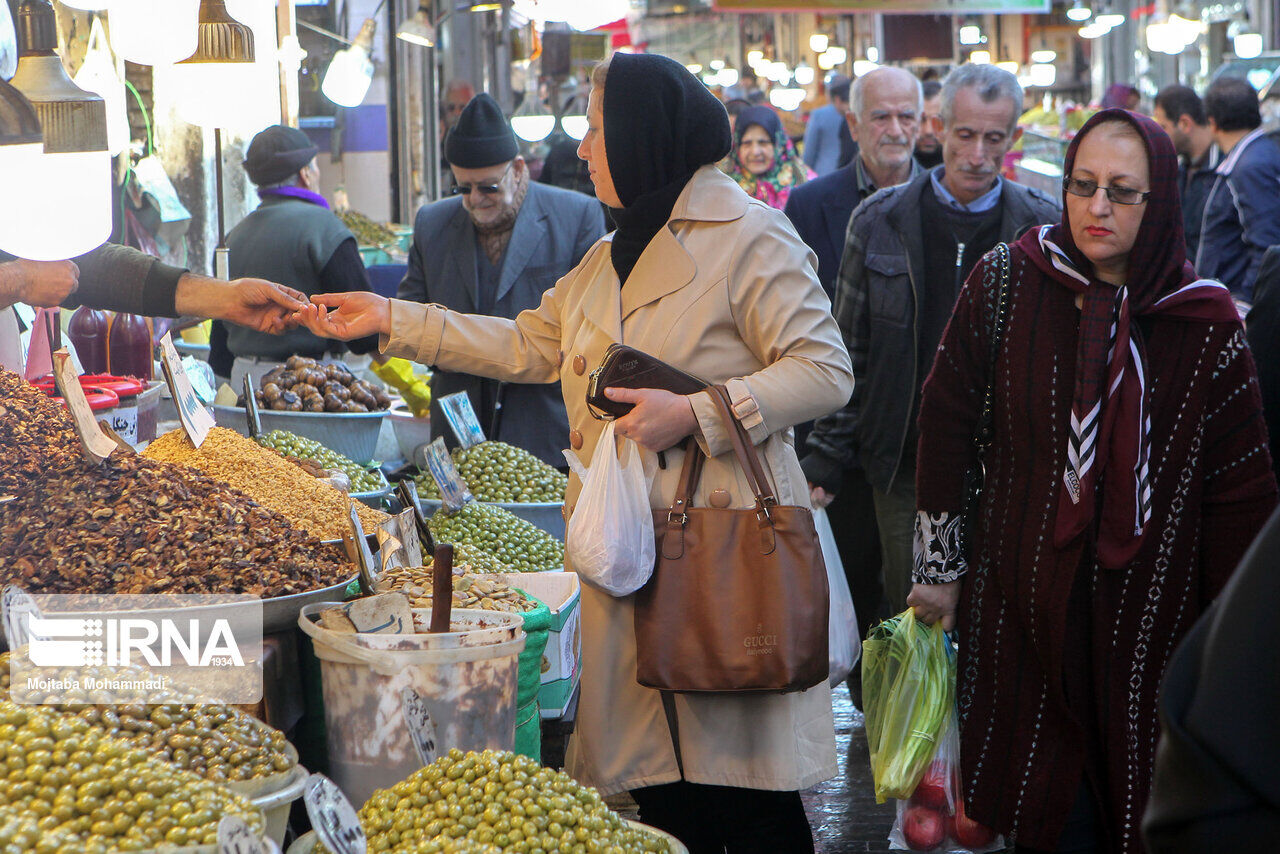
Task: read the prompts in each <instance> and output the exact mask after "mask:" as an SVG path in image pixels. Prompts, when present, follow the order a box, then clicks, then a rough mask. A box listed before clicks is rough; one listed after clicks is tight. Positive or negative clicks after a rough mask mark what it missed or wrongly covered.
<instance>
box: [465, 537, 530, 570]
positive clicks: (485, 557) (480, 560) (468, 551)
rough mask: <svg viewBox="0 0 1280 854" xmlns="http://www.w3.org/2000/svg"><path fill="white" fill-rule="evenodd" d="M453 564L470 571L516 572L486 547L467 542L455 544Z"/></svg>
mask: <svg viewBox="0 0 1280 854" xmlns="http://www.w3.org/2000/svg"><path fill="white" fill-rule="evenodd" d="M453 565H454V567H455V568H457V567H466V568H467V571H468V572H515V570H514V569H512V568H511V567H510V566H509V565H507V564H505V563H503V562H502V561H500V560H498V559H497V558H496V557H494V556H493V555H491V554H489V553H488V552H487V551H485V550H484V549H481V548H476V547H475V546H469V545H467V544H466V543H454V544H453Z"/></svg>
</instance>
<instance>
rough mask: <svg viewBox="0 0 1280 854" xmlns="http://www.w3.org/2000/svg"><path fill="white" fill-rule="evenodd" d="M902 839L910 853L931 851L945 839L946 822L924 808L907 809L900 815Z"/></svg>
mask: <svg viewBox="0 0 1280 854" xmlns="http://www.w3.org/2000/svg"><path fill="white" fill-rule="evenodd" d="M902 838H903V839H905V840H906V843H907V847H908V848H910V849H911V850H912V851H932V850H933V849H935V848H937V847H938V846H939V845H941V844H942V843H943V840H945V839H946V838H947V820H946V818H945V817H944V816H943V815H942V813H940V812H938V811H937V810H934V809H930V808H929V807H926V806H921V805H919V804H917V805H915V806H911V807H907V811H906V812H904V813H903V814H902Z"/></svg>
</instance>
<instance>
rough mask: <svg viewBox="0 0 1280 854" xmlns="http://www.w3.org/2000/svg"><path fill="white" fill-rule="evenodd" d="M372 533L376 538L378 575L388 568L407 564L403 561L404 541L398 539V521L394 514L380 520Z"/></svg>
mask: <svg viewBox="0 0 1280 854" xmlns="http://www.w3.org/2000/svg"><path fill="white" fill-rule="evenodd" d="M373 533H374V536H375V537H377V540H378V573H379V577H381V575H382V574H383V573H386V572H387V571H389V570H392V569H395V568H397V567H401V566H408V565H409V564H408V563H407V562H406V561H405V556H404V543H402V542H401V541H400V522H399V521H398V520H397V519H396V517H395V516H391V517H388V518H387V519H385V520H384V521H382V522H381V523H380V524H379V525H378V529H377V530H376V531H374V532H373Z"/></svg>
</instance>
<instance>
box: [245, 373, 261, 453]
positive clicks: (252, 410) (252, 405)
mask: <svg viewBox="0 0 1280 854" xmlns="http://www.w3.org/2000/svg"><path fill="white" fill-rule="evenodd" d="M244 417H245V419H246V420H247V421H248V422H249V437H250V438H252V439H256V438H258V436H260V435H262V418H261V417H260V416H259V415H258V398H257V397H255V396H254V393H253V375H252V374H245V375H244Z"/></svg>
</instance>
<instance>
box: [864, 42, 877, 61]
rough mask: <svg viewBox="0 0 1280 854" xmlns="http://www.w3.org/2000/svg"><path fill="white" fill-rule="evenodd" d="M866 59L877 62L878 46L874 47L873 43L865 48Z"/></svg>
mask: <svg viewBox="0 0 1280 854" xmlns="http://www.w3.org/2000/svg"><path fill="white" fill-rule="evenodd" d="M867 59H868V60H870V61H871V62H879V61H880V48H878V47H876V46H875V45H872V46H871V47H869V48H867Z"/></svg>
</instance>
